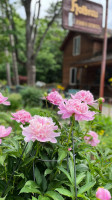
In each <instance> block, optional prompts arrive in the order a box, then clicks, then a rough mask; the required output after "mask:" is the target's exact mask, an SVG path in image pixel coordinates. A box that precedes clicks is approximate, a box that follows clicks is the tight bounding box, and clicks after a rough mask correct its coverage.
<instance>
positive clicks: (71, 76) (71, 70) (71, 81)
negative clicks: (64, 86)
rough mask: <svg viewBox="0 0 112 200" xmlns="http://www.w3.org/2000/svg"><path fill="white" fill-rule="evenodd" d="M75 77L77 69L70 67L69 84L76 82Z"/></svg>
mask: <svg viewBox="0 0 112 200" xmlns="http://www.w3.org/2000/svg"><path fill="white" fill-rule="evenodd" d="M76 77H77V69H76V68H71V69H70V84H72V85H75V84H76V79H77V78H76Z"/></svg>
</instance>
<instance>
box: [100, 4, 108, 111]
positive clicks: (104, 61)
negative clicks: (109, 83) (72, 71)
mask: <svg viewBox="0 0 112 200" xmlns="http://www.w3.org/2000/svg"><path fill="white" fill-rule="evenodd" d="M107 21H108V0H106V16H105V32H104V45H103V57H102V65H101V77H100V93H99V96H100V97H104V83H105V70H106V54H107ZM100 111H102V105H100Z"/></svg>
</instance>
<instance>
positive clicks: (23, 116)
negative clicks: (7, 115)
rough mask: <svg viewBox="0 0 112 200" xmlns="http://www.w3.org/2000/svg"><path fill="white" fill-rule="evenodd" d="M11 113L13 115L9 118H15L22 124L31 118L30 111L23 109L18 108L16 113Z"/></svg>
mask: <svg viewBox="0 0 112 200" xmlns="http://www.w3.org/2000/svg"><path fill="white" fill-rule="evenodd" d="M11 114H12V116H13V117H14V118H11V119H13V120H16V121H17V122H18V123H19V122H21V123H22V124H25V122H29V121H30V120H31V119H32V116H31V115H30V113H29V112H27V111H25V110H19V111H17V112H16V113H11Z"/></svg>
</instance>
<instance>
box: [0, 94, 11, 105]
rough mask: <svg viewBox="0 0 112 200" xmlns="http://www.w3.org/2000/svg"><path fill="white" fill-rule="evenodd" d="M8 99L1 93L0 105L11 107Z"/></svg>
mask: <svg viewBox="0 0 112 200" xmlns="http://www.w3.org/2000/svg"><path fill="white" fill-rule="evenodd" d="M7 99H8V97H4V96H3V95H2V93H0V104H4V105H6V106H9V105H10V102H9V101H7Z"/></svg>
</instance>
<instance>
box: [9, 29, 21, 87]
mask: <svg viewBox="0 0 112 200" xmlns="http://www.w3.org/2000/svg"><path fill="white" fill-rule="evenodd" d="M9 29H10V30H12V29H11V26H10V27H9ZM10 43H11V46H12V47H13V48H14V45H15V44H14V37H13V35H10ZM12 62H13V73H14V77H13V79H14V84H15V85H19V76H18V66H17V59H16V53H15V50H14V49H13V51H12Z"/></svg>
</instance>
